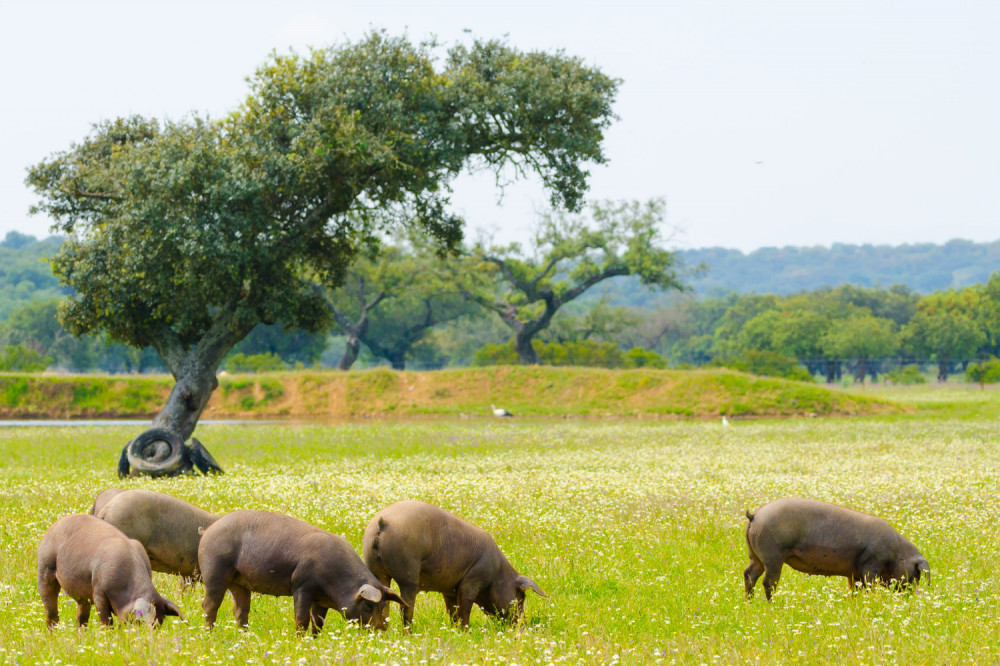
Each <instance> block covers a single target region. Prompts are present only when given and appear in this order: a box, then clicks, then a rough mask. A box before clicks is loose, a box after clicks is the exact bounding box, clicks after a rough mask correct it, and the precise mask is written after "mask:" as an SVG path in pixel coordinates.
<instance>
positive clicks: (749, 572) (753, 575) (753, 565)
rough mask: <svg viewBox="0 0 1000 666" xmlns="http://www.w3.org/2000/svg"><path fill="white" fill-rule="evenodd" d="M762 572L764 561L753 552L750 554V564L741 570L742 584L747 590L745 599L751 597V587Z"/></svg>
mask: <svg viewBox="0 0 1000 666" xmlns="http://www.w3.org/2000/svg"><path fill="white" fill-rule="evenodd" d="M762 573H764V563H763V562H761V561H760V560H758V559H757V557H756V556H754V555H753V554H751V555H750V564H749V565H747V568H746V569H744V570H743V584H744V586H745V587H746V590H747V599H750V598H751V597H753V588H754V585H756V584H757V579H758V578H760V576H761V574H762Z"/></svg>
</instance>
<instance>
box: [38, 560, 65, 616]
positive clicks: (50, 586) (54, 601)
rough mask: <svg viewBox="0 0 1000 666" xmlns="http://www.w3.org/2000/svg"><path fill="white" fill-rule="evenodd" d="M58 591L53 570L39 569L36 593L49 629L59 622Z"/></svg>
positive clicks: (57, 583) (57, 582)
mask: <svg viewBox="0 0 1000 666" xmlns="http://www.w3.org/2000/svg"><path fill="white" fill-rule="evenodd" d="M59 589H60V586H59V581H58V580H57V579H56V572H55V569H54V568H53V569H49V568H47V567H39V569H38V593H39V594H40V595H41V597H42V605H43V606H44V607H45V624H46V626H48V627H49V628H50V629H51V628H52V627H53V626H54V625H55V624H57V623H58V622H59Z"/></svg>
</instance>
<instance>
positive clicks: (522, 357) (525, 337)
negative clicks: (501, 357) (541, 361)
mask: <svg viewBox="0 0 1000 666" xmlns="http://www.w3.org/2000/svg"><path fill="white" fill-rule="evenodd" d="M532 337H533V336H532V335H531V334H530V333H527V332H526V331H525V329H521V330H520V331H518V332H517V334H516V335H514V349H516V350H517V360H518V361H520V362H521V363H522V364H523V365H538V354H537V353H536V352H535V348H534V347H533V346H532V344H531V339H532Z"/></svg>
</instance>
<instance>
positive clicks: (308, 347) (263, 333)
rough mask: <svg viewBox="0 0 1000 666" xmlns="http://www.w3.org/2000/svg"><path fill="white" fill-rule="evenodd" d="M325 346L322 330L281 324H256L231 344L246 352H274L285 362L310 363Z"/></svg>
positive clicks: (324, 334) (314, 360)
mask: <svg viewBox="0 0 1000 666" xmlns="http://www.w3.org/2000/svg"><path fill="white" fill-rule="evenodd" d="M324 349H326V333H325V332H318V333H309V332H308V331H303V330H299V329H289V328H287V327H286V326H284V325H283V324H258V325H257V326H256V327H255V328H254V329H253V330H252V331H250V334H249V335H247V337H245V338H243V340H241V341H240V343H239V344H237V345H236V346H235V347H233V351H234V352H236V353H243V354H246V355H248V356H252V355H254V354H274V355H276V356H279V357H280V358H281V360H282V361H284V362H285V363H286V364H289V365H294V364H296V363H300V364H302V365H303V366H312V365H315V364H316V363H317V362H318V361H319V357H320V355H321V354H322V353H323V350H324Z"/></svg>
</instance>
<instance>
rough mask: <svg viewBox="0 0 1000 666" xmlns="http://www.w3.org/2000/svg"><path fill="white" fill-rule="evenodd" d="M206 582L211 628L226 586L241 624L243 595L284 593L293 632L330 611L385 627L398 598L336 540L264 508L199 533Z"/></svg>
mask: <svg viewBox="0 0 1000 666" xmlns="http://www.w3.org/2000/svg"><path fill="white" fill-rule="evenodd" d="M198 565H199V568H200V569H201V578H202V582H203V583H204V584H205V600H204V601H203V602H202V608H204V610H205V622H206V623H207V624H208V626H209V627H211V626H213V625H214V624H215V617H216V615H217V614H218V612H219V605H220V604H221V603H222V598H223V597H224V596H225V594H226V590H227V589H228V590H229V591H230V592H231V593H232V595H233V602H234V606H233V607H234V614H235V615H236V620H237V622H239V624H240V626H244V627H245V626H246V625H247V622H248V620H249V617H250V593H251V592H259V593H261V594H270V595H273V596H276V597H287V596H291V597H292V599H293V600H294V605H295V626H296V627H298V629H299V630H300V631H305V629H306V627H311V628H312V632H313V633H314V634H315V633H318V632H319V630H320V629H322V628H323V623H324V621H325V620H326V612H327V610H328V609H330V608H333V609H336V610H338V611H340V612H341V613H343V615H344V616H345V617H346V618H347V619H348V620H358V621H360V623H361V624H364V625H368V626H371V627H373V628H375V629H385V617H386V616H387V615H388V609H387V608H386V605H387V603H388V602H390V601H395V602H397V603H402V599H400V598H399V596H398V595H397V594H396V593H395V592H393V591H392V590H391V589H389V588H388V587H386V586H385V585H383V584H382V583H380V582H379V581H378V579H377V578H376V577H375V576H374V575H373V574H372V572H371V571H369V570H368V567H366V566H365V563H364V562H362V561H361V558H360V557H358V554H357V553H356V552H355V551H354V549H353V548H352V547H351V544H349V543H348V542H347V539H345V538H344V537H342V536H338V535H336V534H331V533H330V532H327V531H326V530H322V529H320V528H318V527H316V526H314V525H310V524H309V523H306V522H303V521H301V520H297V519H295V518H292V517H290V516H284V515H281V514H279V513H271V512H269V511H234V512H233V513H230V514H227V515H225V516H223V517H222V518H220V519H219V520H217V521H216V522H215V523H214V524H212V526H211V527H209V528H208V529H207V530H205V533H204V534H203V535H202V537H201V544H200V545H199V546H198Z"/></svg>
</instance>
